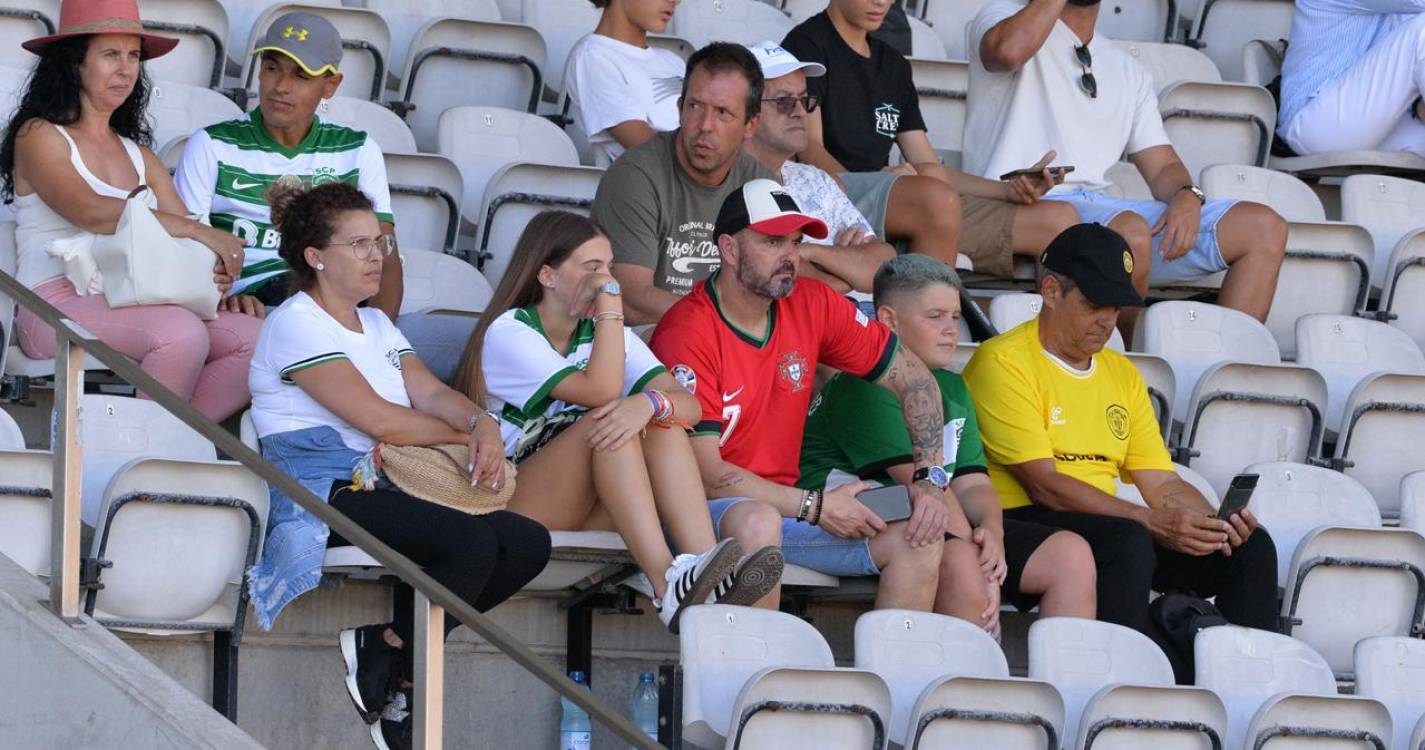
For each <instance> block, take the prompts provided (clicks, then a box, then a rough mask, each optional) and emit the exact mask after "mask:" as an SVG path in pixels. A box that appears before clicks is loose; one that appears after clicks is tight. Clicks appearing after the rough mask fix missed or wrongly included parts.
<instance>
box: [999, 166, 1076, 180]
mask: <svg viewBox="0 0 1425 750" xmlns="http://www.w3.org/2000/svg"><path fill="white" fill-rule="evenodd" d="M1046 168H1047V169H1048V170H1049V174H1052V175H1055V176H1063V175H1066V174H1068V173H1070V172H1072V171H1074V168H1073V167H1071V166H1061V167H1046ZM1040 171H1041V170H1038V169H1016V170H1014V171H1013V172H1005V173H1004V174H1002V175H1000V176H999V179H1000V182H1004V181H1005V180H1012V179H1014V178H1016V177H1038V176H1039V173H1040Z"/></svg>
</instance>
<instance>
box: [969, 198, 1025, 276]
mask: <svg viewBox="0 0 1425 750" xmlns="http://www.w3.org/2000/svg"><path fill="white" fill-rule="evenodd" d="M960 210H961V212H962V213H963V215H964V221H963V222H961V224H960V252H961V253H963V254H965V255H966V256H968V257H969V258H970V260H971V261H973V262H974V264H975V272H976V273H984V274H989V275H991V276H1005V277H1009V276H1013V275H1014V257H1013V255H1014V243H1013V241H1012V239H1011V237H1012V236H1013V234H1014V214H1015V212H1016V211H1018V210H1019V206H1016V205H1015V204H1013V203H1009V202H1006V201H997V200H990V199H989V198H977V197H975V196H973V195H963V194H962V195H961V196H960Z"/></svg>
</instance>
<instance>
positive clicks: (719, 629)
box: [675, 605, 1425, 750]
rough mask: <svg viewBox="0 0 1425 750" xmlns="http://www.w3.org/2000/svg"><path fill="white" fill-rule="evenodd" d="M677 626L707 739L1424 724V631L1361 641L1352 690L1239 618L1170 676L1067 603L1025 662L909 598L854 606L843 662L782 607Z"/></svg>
mask: <svg viewBox="0 0 1425 750" xmlns="http://www.w3.org/2000/svg"><path fill="white" fill-rule="evenodd" d="M679 640H680V645H681V653H680V657H681V669H680V671H679V672H676V673H675V679H676V681H678V682H681V697H682V702H681V707H682V721H681V727H682V729H683V739H686V740H687V741H690V742H693V743H696V744H697V745H699V746H702V747H717V746H724V743H725V746H726V747H736V746H739V745H741V746H745V747H818V746H820V747H868V746H869V747H882V746H883V744H882V743H883V742H884V739H885V738H886V737H888V738H889V740H890V741H891V742H892V743H893V744H894V746H896V747H905V748H929V747H1001V748H1020V747H1023V748H1030V747H1046V746H1047V747H1050V748H1058V747H1063V748H1066V749H1073V748H1088V747H1091V746H1092V747H1099V748H1108V747H1113V748H1144V747H1149V746H1162V745H1163V743H1167V745H1166V746H1170V747H1209V746H1210V747H1227V748H1233V749H1234V750H1236V749H1237V748H1259V747H1261V746H1262V745H1263V744H1265V743H1264V740H1265V739H1275V738H1277V737H1284V736H1293V737H1308V738H1309V737H1312V736H1313V735H1315V736H1317V737H1318V738H1322V737H1331V736H1332V735H1331V733H1332V732H1339V733H1340V734H1336V735H1335V739H1337V740H1345V739H1350V740H1355V741H1357V742H1359V743H1360V744H1361V745H1363V746H1368V745H1367V743H1373V744H1374V746H1375V747H1392V746H1393V747H1406V745H1405V744H1404V743H1406V742H1407V741H1409V742H1411V743H1412V744H1410V745H1409V746H1408V747H1411V748H1414V747H1416V746H1417V744H1418V743H1419V742H1421V740H1422V738H1425V717H1422V713H1425V692H1422V691H1421V690H1420V689H1419V686H1418V680H1416V679H1415V675H1417V674H1418V670H1419V669H1420V668H1421V666H1422V665H1425V641H1420V640H1418V639H1409V638H1389V637H1375V638H1369V639H1364V640H1362V641H1360V642H1359V643H1358V644H1357V645H1356V646H1355V647H1354V649H1353V651H1354V653H1353V657H1354V664H1355V665H1356V668H1357V671H1358V672H1359V674H1360V679H1359V681H1358V683H1357V687H1356V695H1355V696H1344V695H1339V694H1338V693H1337V689H1336V682H1335V679H1334V677H1333V675H1332V672H1331V669H1330V668H1329V667H1328V666H1327V665H1326V663H1325V661H1324V660H1323V659H1322V658H1321V656H1320V655H1319V654H1317V653H1316V652H1314V651H1313V650H1312V649H1311V647H1310V646H1308V645H1306V644H1303V643H1301V642H1300V641H1296V640H1294V639H1292V638H1289V637H1285V636H1281V635H1277V634H1275V633H1269V632H1265V631H1260V630H1250V629H1247V628H1240V627H1232V626H1224V627H1216V628H1209V629H1207V630H1204V631H1202V632H1201V633H1200V634H1199V635H1198V636H1197V640H1196V643H1195V651H1196V660H1197V673H1196V680H1195V683H1196V684H1195V685H1194V686H1191V687H1179V686H1177V685H1175V684H1174V682H1173V672H1172V668H1171V667H1170V666H1169V663H1168V659H1167V657H1166V656H1164V655H1163V653H1162V651H1161V650H1160V649H1159V648H1158V647H1157V646H1156V645H1155V644H1154V643H1153V642H1152V641H1150V640H1149V639H1148V638H1146V637H1144V636H1143V635H1141V634H1139V633H1137V632H1135V631H1132V630H1129V629H1127V628H1123V627H1119V626H1116V625H1110V624H1107V623H1100V622H1093V621H1088V620H1079V619H1073V618H1047V619H1042V620H1039V621H1037V622H1035V623H1034V624H1033V625H1032V626H1031V627H1030V630H1029V676H1028V677H1027V678H1013V677H1010V676H1009V670H1008V667H1007V665H1006V663H1005V660H1004V655H1003V654H1002V653H1001V652H1000V650H999V648H997V645H996V644H995V643H994V641H993V640H991V639H990V638H989V637H988V636H986V635H985V634H984V632H982V631H980V630H979V629H977V628H975V627H974V626H973V625H970V624H969V623H966V622H964V621H961V620H956V619H954V618H949V617H942V616H939V615H933V614H927V613H922V612H911V611H906V610H882V611H876V612H870V613H867V614H864V615H862V616H861V617H860V618H859V619H858V620H857V622H856V632H855V661H854V667H846V668H838V667H837V666H836V665H835V662H834V661H833V659H832V654H831V649H830V648H829V647H828V646H827V644H826V641H825V640H824V639H823V638H822V637H821V634H820V633H818V632H817V631H816V629H815V628H813V627H812V626H811V625H809V624H808V623H806V622H804V621H802V620H800V619H798V618H795V617H792V616H790V615H786V614H783V613H780V612H767V611H762V610H746V609H742V608H732V607H724V606H719V605H712V606H707V607H698V608H696V609H693V610H689V612H688V614H687V615H686V616H685V619H684V621H683V628H682V632H681V634H680V637H679ZM1412 737H1413V739H1411V738H1412ZM1046 739H1047V740H1048V742H1047V743H1046ZM1174 743H1179V744H1174ZM1326 744H1328V745H1329V744H1330V743H1329V742H1327V743H1326ZM1352 744H1354V743H1352ZM1342 746H1345V745H1342Z"/></svg>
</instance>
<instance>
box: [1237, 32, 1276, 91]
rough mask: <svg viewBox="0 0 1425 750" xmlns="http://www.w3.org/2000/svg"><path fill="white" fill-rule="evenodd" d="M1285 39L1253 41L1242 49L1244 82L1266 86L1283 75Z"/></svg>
mask: <svg viewBox="0 0 1425 750" xmlns="http://www.w3.org/2000/svg"><path fill="white" fill-rule="evenodd" d="M1285 45H1286V40H1285V39H1277V40H1272V39H1253V40H1252V41H1250V42H1247V43H1246V44H1245V45H1243V47H1242V82H1243V83H1255V84H1257V85H1258V86H1265V85H1267V84H1269V83H1271V82H1272V79H1274V78H1276V77H1277V76H1279V75H1281V73H1282V58H1284V57H1285V56H1286V50H1285V49H1283V48H1284V46H1285Z"/></svg>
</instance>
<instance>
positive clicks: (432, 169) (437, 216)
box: [383, 151, 465, 251]
mask: <svg viewBox="0 0 1425 750" xmlns="http://www.w3.org/2000/svg"><path fill="white" fill-rule="evenodd" d="M383 156H384V157H385V161H386V181H387V182H388V183H389V184H390V186H391V209H392V212H393V213H394V214H395V216H396V240H397V241H398V242H399V243H400V245H402V246H403V247H412V248H417V249H422V250H439V249H441V248H444V249H445V250H448V251H453V250H454V249H455V243H456V240H457V238H458V236H459V233H460V215H461V206H462V205H464V200H465V180H464V179H463V178H462V177H461V176H460V168H459V167H457V166H455V162H452V161H451V160H450V159H447V158H446V157H444V156H441V155H439V154H397V153H392V152H390V151H387V152H385V153H384V154H383Z"/></svg>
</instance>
